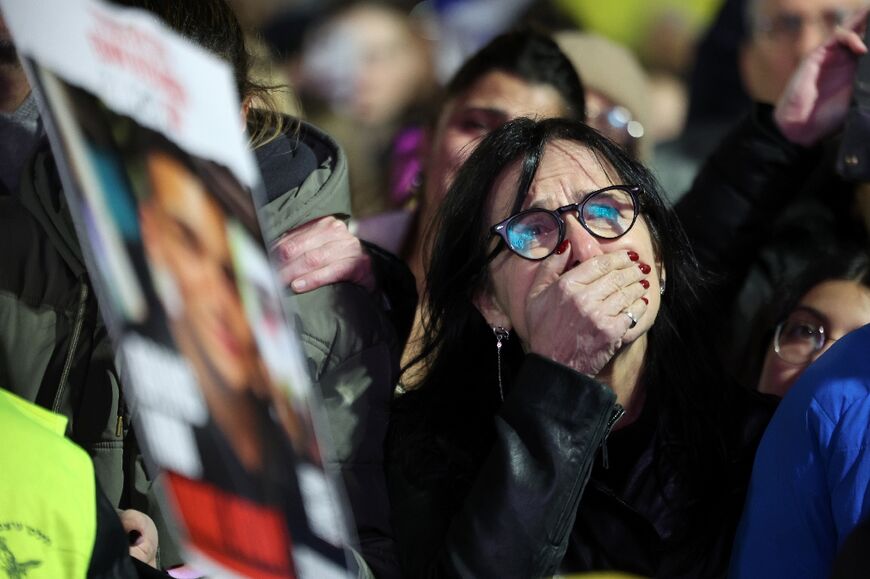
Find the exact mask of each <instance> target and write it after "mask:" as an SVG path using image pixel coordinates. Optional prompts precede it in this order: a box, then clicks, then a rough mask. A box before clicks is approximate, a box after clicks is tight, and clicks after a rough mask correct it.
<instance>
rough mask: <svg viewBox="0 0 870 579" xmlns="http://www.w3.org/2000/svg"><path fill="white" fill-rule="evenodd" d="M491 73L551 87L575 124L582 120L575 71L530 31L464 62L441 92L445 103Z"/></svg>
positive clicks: (507, 36)
mask: <svg viewBox="0 0 870 579" xmlns="http://www.w3.org/2000/svg"><path fill="white" fill-rule="evenodd" d="M493 71H502V72H507V73H510V74H512V75H515V76H517V77H519V78H521V79H522V80H524V81H526V82H528V83H531V84H542V85H547V86H551V87H553V88H554V89H555V90H556V91H557V92H558V93H559V95H560V96H561V97H562V100H563V101H564V102H565V106H566V108H567V109H568V115H567V116H569V117H571V118H574V119H577V120H584V119H585V118H586V98H585V95H584V91H583V83H582V81H581V79H580V77H579V75H578V74H577V70H576V69H575V68H574V65H573V64H571V61H570V60H569V59H568V57H567V56H565V54H564V53H563V52H562V50H561V49H560V48H559V46H558V45H557V44H556V42H555V41H554V40H553V39H552V38H550V36H548V35H547V34H544V33H543V32H539V31H536V30H532V29H521V30H514V31H511V32H506V33H504V34H501V35H499V36H496V37H495V38H494V39H492V40H491V41H490V42H489V43H488V44H487V45H486V46H484V47H483V48H481V49H480V50H479V51H478V52H477V53H476V54H474V55H473V56H472V57H471V58H469V59H468V60H466V61H465V64H463V65H462V67H461V68H460V69H459V70H458V71H457V72H456V74H454V75H453V78H452V79H451V80H450V82H449V83H448V84H447V87H446V89H445V101H449V100H451V99H453V98H456V97H457V96H459V95H461V94H462V93H464V92H465V91H467V90H468V89H469V88H470V87H471V85H473V84H474V83H475V82H477V81H478V80H479V79H480V78H482V77H483V76H485V75H486V74H488V73H490V72H493Z"/></svg>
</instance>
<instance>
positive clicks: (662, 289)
mask: <svg viewBox="0 0 870 579" xmlns="http://www.w3.org/2000/svg"><path fill="white" fill-rule="evenodd" d="M666 283H667V280H665V279H662V280H661V281H660V282H659V295H661V296H663V295H665V284H666Z"/></svg>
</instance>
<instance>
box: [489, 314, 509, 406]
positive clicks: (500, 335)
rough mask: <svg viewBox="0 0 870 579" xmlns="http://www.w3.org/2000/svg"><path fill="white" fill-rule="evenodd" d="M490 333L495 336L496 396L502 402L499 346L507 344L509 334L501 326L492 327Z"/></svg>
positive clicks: (502, 391)
mask: <svg viewBox="0 0 870 579" xmlns="http://www.w3.org/2000/svg"><path fill="white" fill-rule="evenodd" d="M492 333H493V334H495V356H496V358H498V396H499V398H501V401H502V402H504V387H503V386H502V383H501V346H502V342H507V339H508V338H509V337H510V335H511V333H510V330H507V329H505V328H503V327H501V326H493V327H492Z"/></svg>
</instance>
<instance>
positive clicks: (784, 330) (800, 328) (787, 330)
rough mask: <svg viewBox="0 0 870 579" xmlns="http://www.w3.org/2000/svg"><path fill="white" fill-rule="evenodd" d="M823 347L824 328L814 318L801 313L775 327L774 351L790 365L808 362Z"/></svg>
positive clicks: (819, 321)
mask: <svg viewBox="0 0 870 579" xmlns="http://www.w3.org/2000/svg"><path fill="white" fill-rule="evenodd" d="M824 345H825V328H824V326H823V325H822V323H821V320H816V319H814V316H811V315H808V314H805V313H803V314H801V315H799V316H796V317H790V318H789V319H787V320H785V321H784V322H782V323H780V324H779V325H778V326H777V327H776V335H775V337H774V350H775V351H776V353H777V355H779V357H780V358H782V359H783V360H785V361H786V362H788V363H790V364H806V363H808V362H810V361H811V360H812V359H813V356H814V355H815V354H816V353H817V352H819V351H820V350H821V349H822V347H823V346H824Z"/></svg>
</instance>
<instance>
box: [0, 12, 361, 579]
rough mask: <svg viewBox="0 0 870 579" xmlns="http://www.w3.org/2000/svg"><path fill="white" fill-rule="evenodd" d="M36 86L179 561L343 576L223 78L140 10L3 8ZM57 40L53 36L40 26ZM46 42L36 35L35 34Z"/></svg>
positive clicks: (334, 522) (338, 525)
mask: <svg viewBox="0 0 870 579" xmlns="http://www.w3.org/2000/svg"><path fill="white" fill-rule="evenodd" d="M0 6H2V9H3V12H4V17H5V18H6V21H7V24H8V26H9V28H10V31H11V32H12V34H13V37H14V39H15V41H16V45H17V47H18V49H19V54H21V55H22V56H23V57H24V58H25V64H26V67H27V69H28V71H29V75H30V78H31V84H32V85H33V87H34V89H35V90H36V92H37V96H38V99H39V102H40V105H41V107H40V108H41V111H42V114H43V117H44V120H45V122H46V127H47V129H48V132H49V136H50V139H51V144H52V149H53V151H54V153H55V158H56V161H57V164H58V168H59V172H60V174H61V178H62V181H63V185H64V194H65V197H66V203H67V204H68V206H69V208H70V212H71V214H72V216H73V220H74V222H75V224H76V230H77V232H78V235H79V239H80V242H81V244H82V249H83V253H84V254H85V257H86V261H87V264H88V271H89V274H90V276H91V279H92V281H93V283H94V286H95V288H96V291H97V295H98V298H99V302H100V309H101V314H102V315H103V317H104V318H105V320H106V324H107V327H108V328H109V332H110V334H111V336H112V339H113V342H114V344H115V346H116V351H117V354H118V358H119V363H120V368H121V370H122V378H123V379H124V381H125V392H126V393H127V394H128V396H129V397H130V403H131V407H132V410H133V413H134V427H135V429H136V434H137V438H138V439H139V442H140V445H141V446H142V447H143V449H144V451H145V454H146V459H147V460H148V463H149V466H150V467H151V469H152V470H153V471H154V472H155V473H156V472H160V473H161V476H163V477H164V480H165V482H166V484H165V488H166V489H167V492H166V497H165V500H166V503H167V506H168V507H170V509H171V511H172V512H174V513H175V514H176V515H177V518H178V522H179V523H180V524H179V526H180V528H181V529H182V531H183V536H182V537H181V538H182V542H183V544H184V545H185V547H186V549H187V552H188V556H189V557H190V558H191V562H192V563H193V564H194V566H198V567H199V568H201V569H203V570H205V571H207V572H209V573H210V574H215V575H220V576H253V577H327V578H329V577H347V576H348V575H349V574H350V573H351V572H352V570H353V569H352V568H353V565H354V563H353V559H352V557H349V556H348V553H347V551H346V549H345V545H346V544H347V542H348V537H347V534H348V529H349V528H351V525H350V524H349V516H348V515H347V511H346V509H345V508H344V506H343V501H342V499H341V497H342V496H343V494H342V492H341V489H340V487H339V486H338V483H337V480H336V479H335V478H334V477H332V476H330V474H329V473H328V472H327V471H326V470H325V468H324V466H323V463H322V461H321V458H320V457H321V447H320V444H319V441H318V437H317V436H316V432H317V429H316V424H317V423H318V402H319V401H318V399H317V396H316V394H315V392H314V390H313V389H312V388H311V386H310V382H309V378H308V376H307V375H306V373H305V372H306V370H305V365H304V363H303V358H302V353H301V348H300V346H299V343H298V338H297V336H296V334H295V332H294V331H293V330H292V328H291V327H289V326H288V324H287V322H286V319H287V317H286V316H285V313H284V312H283V311H282V305H281V300H280V294H279V291H280V290H279V285H278V283H277V281H276V278H275V276H274V273H273V268H272V265H271V264H270V262H269V260H268V257H267V254H266V252H265V250H264V246H263V242H262V237H261V235H260V230H259V225H258V222H257V215H256V211H255V209H254V203H253V200H252V191H254V192H256V191H257V190H258V189H259V188H260V187H261V184H260V182H259V177H258V176H257V171H256V166H255V164H254V162H253V158H252V155H251V153H250V151H249V150H248V149H247V146H246V143H245V139H244V135H243V133H242V129H241V127H240V124H239V111H240V105H239V102H238V98H237V96H236V94H235V88H234V84H233V81H232V75H231V73H230V71H229V70H228V68H227V67H226V66H225V65H223V64H222V63H221V62H219V61H218V60H216V59H215V58H213V57H211V56H210V55H208V54H206V53H205V52H203V51H202V50H201V49H199V48H198V47H196V46H194V45H192V44H190V43H188V42H187V41H185V40H184V39H181V38H179V37H177V36H175V35H174V34H173V33H171V32H169V31H167V30H165V29H164V28H163V27H162V26H161V25H160V24H159V23H158V22H157V21H156V19H154V18H153V17H151V16H150V15H147V14H144V13H140V12H138V11H131V10H126V9H119V8H116V7H110V6H106V5H103V4H101V3H98V2H95V1H94V0H30V1H29V2H28V3H16V2H13V1H10V0H0ZM61 28H62V29H63V37H64V38H67V39H69V40H68V41H67V42H65V43H63V44H60V43H56V42H52V41H51V39H52V38H53V36H52V30H53V29H56V31H59V30H60V29H61ZM42 39H46V40H42Z"/></svg>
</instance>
